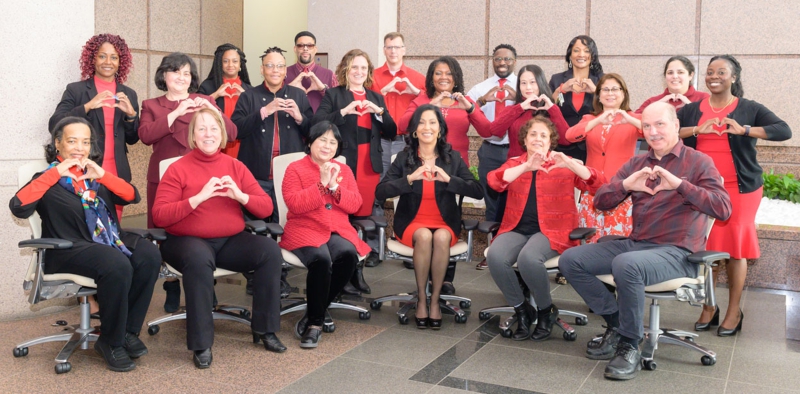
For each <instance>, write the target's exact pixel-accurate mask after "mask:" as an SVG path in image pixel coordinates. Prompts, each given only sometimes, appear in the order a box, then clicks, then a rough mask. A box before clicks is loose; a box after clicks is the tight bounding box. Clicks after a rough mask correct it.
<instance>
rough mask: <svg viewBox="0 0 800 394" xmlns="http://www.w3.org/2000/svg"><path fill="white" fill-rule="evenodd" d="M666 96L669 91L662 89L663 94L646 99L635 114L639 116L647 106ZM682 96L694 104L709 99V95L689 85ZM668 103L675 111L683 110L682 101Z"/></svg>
mask: <svg viewBox="0 0 800 394" xmlns="http://www.w3.org/2000/svg"><path fill="white" fill-rule="evenodd" d="M668 94H670V92H669V89H664V93H661V94H659V95H657V96H653V97H650V98H649V99H647V101H645V102H644V103H642V105H641V106H640V107H639V109H637V110H636V113H637V114H640V113H642V112H644V109H645V108H647V106H648V105H650V104H653V103H654V102H656V101H658V100H661V99H662V98H664V96H666V95H668ZM684 96H686V98H688V99H689V101H691V102H693V103H696V102H698V101H702V100H703V99H704V98H706V97H709V96H711V95H710V94H708V93H706V92H701V91H698V90H695V89H694V86H692V85H689V90H687V91H686V94H684ZM669 103H670V104H672V105H673V106H674V107H675V109H681V108H683V101H680V100H678V101H672V100H670V101H669Z"/></svg>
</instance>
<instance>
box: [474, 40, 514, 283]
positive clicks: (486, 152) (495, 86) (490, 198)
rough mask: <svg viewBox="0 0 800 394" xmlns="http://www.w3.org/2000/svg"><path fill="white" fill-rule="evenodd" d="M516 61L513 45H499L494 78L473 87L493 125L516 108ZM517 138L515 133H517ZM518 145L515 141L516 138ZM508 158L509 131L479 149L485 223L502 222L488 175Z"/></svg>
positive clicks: (494, 57) (483, 265) (483, 264)
mask: <svg viewBox="0 0 800 394" xmlns="http://www.w3.org/2000/svg"><path fill="white" fill-rule="evenodd" d="M516 61H517V50H516V49H514V47H512V46H511V45H508V44H500V45H498V46H496V47H495V48H494V52H493V53H492V68H493V69H494V75H493V76H492V77H491V78H489V79H487V80H485V81H483V82H481V83H479V84H477V85H475V86H473V87H472V89H470V90H469V92H467V96H469V97H470V98H471V99H472V100H474V101H475V102H476V103H477V104H478V106H480V107H481V110H482V111H483V114H484V115H486V119H489V121H490V122H494V120H495V119H496V118H497V116H498V115H499V114H500V111H502V110H503V109H504V108H505V107H506V106H512V105H514V102H515V99H516V96H517V92H516V91H515V90H514V87H516V86H517V76H516V75H515V74H514V64H515V62H516ZM514 134H516V133H514ZM514 138H515V141H516V137H514ZM507 156H508V131H506V132H505V134H504V135H503V136H502V137H497V136H489V137H484V139H483V144H481V147H480V148H479V149H478V176H479V177H480V182H481V185H483V201H484V202H485V203H486V220H491V221H498V222H499V221H501V220H502V214H503V212H502V207H499V208H500V209H498V197H499V196H498V194H497V192H495V191H493V190H492V189H491V188H489V187H488V186H487V185H486V176H487V175H488V174H489V172H491V171H494V170H496V169H498V168H500V166H501V165H503V163H505V162H506V159H507ZM487 267H488V265H486V259H483V260H482V261H481V262H480V263H478V265H477V266H476V267H475V268H477V269H479V270H483V269H486V268H487Z"/></svg>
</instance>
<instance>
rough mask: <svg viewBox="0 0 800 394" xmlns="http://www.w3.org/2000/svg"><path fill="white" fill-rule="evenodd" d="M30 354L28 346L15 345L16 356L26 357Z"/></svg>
mask: <svg viewBox="0 0 800 394" xmlns="http://www.w3.org/2000/svg"><path fill="white" fill-rule="evenodd" d="M27 355H28V348H26V347H15V348H14V357H25V356H27Z"/></svg>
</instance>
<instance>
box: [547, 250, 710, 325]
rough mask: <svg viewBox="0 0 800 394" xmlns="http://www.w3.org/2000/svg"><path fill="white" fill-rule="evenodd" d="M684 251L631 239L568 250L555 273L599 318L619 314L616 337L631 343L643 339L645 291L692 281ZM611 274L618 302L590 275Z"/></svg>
mask: <svg viewBox="0 0 800 394" xmlns="http://www.w3.org/2000/svg"><path fill="white" fill-rule="evenodd" d="M689 254H690V253H689V251H687V250H685V249H682V248H679V247H677V246H673V245H659V244H655V243H652V242H647V241H632V240H630V239H625V240H619V241H610V242H602V243H596V244H589V245H582V246H578V247H574V248H571V249H567V250H566V251H565V252H564V253H563V254H562V255H561V258H560V259H559V262H558V268H559V270H560V271H561V273H562V274H564V276H565V277H566V278H567V280H568V281H569V283H570V284H571V285H572V287H573V288H574V289H575V291H577V292H578V294H580V296H581V297H583V300H584V301H585V302H586V304H587V305H589V308H592V310H593V311H594V313H596V314H598V315H601V316H602V315H610V314H613V313H615V312H617V311H619V325H620V326H619V333H620V334H622V335H624V336H626V337H628V338H632V339H641V338H642V337H643V336H644V321H643V319H644V304H645V297H644V288H645V286H649V285H652V284H655V283H660V282H664V281H667V280H670V279H675V278H681V277H690V278H694V277H696V276H697V267H696V266H695V265H693V264H691V263H689V261H688V260H687V259H686V256H688V255H689ZM606 274H613V275H614V281H615V282H616V284H617V299H614V295H613V294H611V293H610V292H609V291H608V289H606V287H605V286H604V285H603V282H601V281H600V279H597V277H596V276H595V275H606Z"/></svg>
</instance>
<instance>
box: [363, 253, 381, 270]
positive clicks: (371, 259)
mask: <svg viewBox="0 0 800 394" xmlns="http://www.w3.org/2000/svg"><path fill="white" fill-rule="evenodd" d="M380 263H381V259H380V256H379V255H378V254H377V253H375V252H369V255H367V258H365V259H364V265H365V266H367V267H377V266H378V265H379V264H380Z"/></svg>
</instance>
